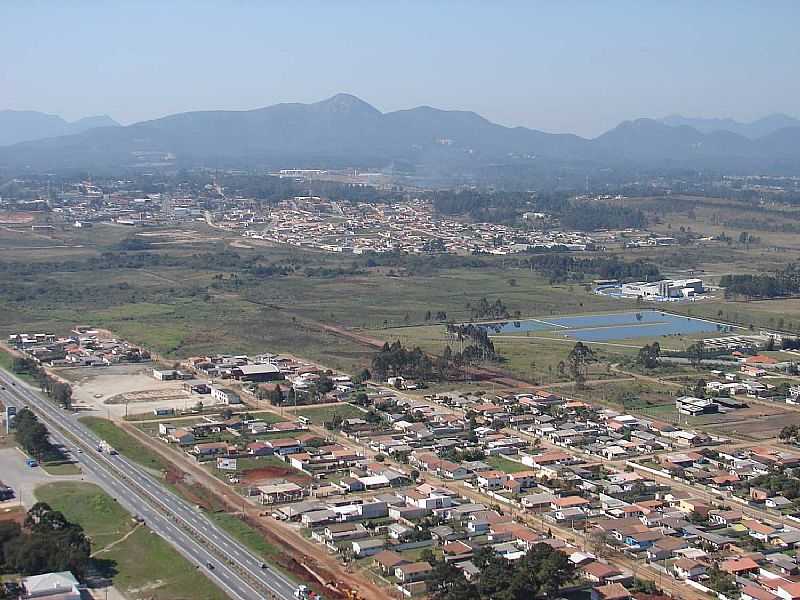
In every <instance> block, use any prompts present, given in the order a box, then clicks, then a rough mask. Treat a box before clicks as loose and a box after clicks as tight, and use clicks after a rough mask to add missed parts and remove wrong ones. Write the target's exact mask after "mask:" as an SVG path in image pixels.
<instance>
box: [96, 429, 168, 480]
mask: <svg viewBox="0 0 800 600" xmlns="http://www.w3.org/2000/svg"><path fill="white" fill-rule="evenodd" d="M80 421H81V423H83V424H84V425H86V426H87V427H88V428H89V429H91V430H92V431H93V432H94V433H96V434H97V435H98V436H99V437H100V438H102V439H104V440H105V441H107V442H108V443H109V444H111V445H112V446H113V447H114V449H116V450H117V452H119V453H120V454H122V455H123V456H125V457H127V458H130V459H131V460H133V461H136V462H137V463H139V464H140V465H142V466H144V467H148V468H150V469H153V470H156V471H163V470H165V469H167V467H168V465H167V463H166V462H165V461H164V460H163V459H162V458H161V457H160V456H159V455H158V454H156V453H155V452H153V451H152V450H150V449H149V448H146V447H145V446H143V445H142V444H140V443H139V441H138V440H137V439H136V438H134V437H133V436H131V435H130V434H129V433H127V432H125V431H123V430H122V429H120V428H119V427H117V426H116V425H114V423H112V422H111V421H109V420H108V419H101V418H99V417H81V418H80Z"/></svg>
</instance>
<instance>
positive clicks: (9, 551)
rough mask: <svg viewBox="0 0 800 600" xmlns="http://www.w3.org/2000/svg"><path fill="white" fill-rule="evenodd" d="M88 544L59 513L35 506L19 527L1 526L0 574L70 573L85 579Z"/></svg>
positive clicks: (40, 503) (86, 539) (76, 529)
mask: <svg viewBox="0 0 800 600" xmlns="http://www.w3.org/2000/svg"><path fill="white" fill-rule="evenodd" d="M90 554H91V544H90V542H89V539H88V538H87V537H86V535H85V534H84V532H83V529H82V528H81V526H80V525H77V524H75V523H70V522H69V521H68V520H67V519H66V517H64V515H63V514H62V513H60V512H59V511H56V510H53V509H52V508H51V507H50V506H49V505H48V504H46V503H43V502H38V503H36V504H34V505H33V507H32V508H31V509H30V510H29V511H28V514H27V516H26V518H25V522H24V523H23V525H22V526H20V525H19V523H16V522H9V521H6V522H3V523H0V570H2V572H5V573H21V574H22V575H40V574H42V573H52V572H57V571H71V572H72V573H73V574H74V575H75V576H76V577H78V578H79V579H81V578H83V577H84V576H85V575H86V571H87V568H88V566H89V556H90Z"/></svg>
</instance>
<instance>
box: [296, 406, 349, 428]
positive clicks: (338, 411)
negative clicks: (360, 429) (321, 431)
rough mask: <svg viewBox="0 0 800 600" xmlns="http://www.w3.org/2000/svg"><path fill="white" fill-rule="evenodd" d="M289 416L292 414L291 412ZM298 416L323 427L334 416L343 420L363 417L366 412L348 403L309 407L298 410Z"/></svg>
mask: <svg viewBox="0 0 800 600" xmlns="http://www.w3.org/2000/svg"><path fill="white" fill-rule="evenodd" d="M286 414H287V415H289V414H291V413H290V412H289V411H287V413H286ZM294 414H296V415H297V416H303V417H308V418H309V419H311V422H312V424H313V425H322V424H323V423H324V422H325V421H330V419H331V418H332V417H333V415H338V416H340V417H342V418H343V419H351V418H358V417H363V416H364V414H365V412H364V411H363V410H361V409H360V408H358V407H357V406H354V405H352V404H349V403H347V402H341V403H339V404H337V405H336V406H309V407H305V408H298V409H297V411H296V412H295V413H294Z"/></svg>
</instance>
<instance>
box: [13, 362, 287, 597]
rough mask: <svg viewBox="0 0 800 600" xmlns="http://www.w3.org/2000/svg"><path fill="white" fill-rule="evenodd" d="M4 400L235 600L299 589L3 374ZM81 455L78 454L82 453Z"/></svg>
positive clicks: (59, 411) (284, 594)
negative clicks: (30, 416) (31, 415)
mask: <svg viewBox="0 0 800 600" xmlns="http://www.w3.org/2000/svg"><path fill="white" fill-rule="evenodd" d="M0 385H2V386H4V387H5V390H2V389H0V398H2V401H3V403H4V404H5V405H6V406H16V407H17V410H20V409H22V408H24V407H26V406H27V407H28V408H30V409H31V410H33V411H34V412H35V413H36V415H37V416H38V417H39V419H40V420H41V421H42V422H43V423H44V424H45V425H47V427H48V429H49V430H50V434H51V437H53V439H54V440H55V441H56V442H58V443H60V444H62V445H63V446H64V447H65V448H66V449H68V450H70V451H71V454H72V455H73V457H74V458H75V460H76V461H77V462H78V463H79V464H80V465H81V467H82V468H83V470H84V472H85V473H87V474H90V475H91V476H92V478H93V480H94V481H95V482H97V484H98V485H100V487H102V488H103V489H104V490H105V491H106V492H107V493H108V494H109V495H111V496H112V497H113V498H114V499H115V500H117V501H118V502H119V503H120V504H121V505H122V506H123V507H124V508H125V509H126V510H128V511H129V512H130V513H131V514H133V515H136V516H138V517H141V518H142V519H144V521H145V523H146V524H147V526H148V527H149V528H150V529H151V530H152V531H153V532H155V533H157V534H158V535H160V536H161V537H162V538H164V539H165V540H166V541H167V542H169V543H170V544H172V545H173V546H174V547H175V548H176V549H177V550H178V552H180V553H181V554H182V555H183V556H184V557H186V558H187V559H188V560H189V561H191V562H192V563H194V564H195V565H197V566H198V568H199V569H200V570H202V571H203V572H204V573H205V575H206V576H208V577H209V578H210V579H211V580H212V581H214V583H216V584H217V585H218V586H219V587H220V588H221V589H222V590H223V591H224V592H225V593H226V594H228V596H230V597H231V598H234V599H235V600H258V599H271V598H281V599H286V600H291V599H292V598H293V597H294V590H295V588H296V584H295V583H293V582H292V581H290V580H289V579H288V578H287V577H285V576H284V575H283V574H281V573H278V572H277V571H275V570H273V569H272V568H270V567H268V568H261V564H262V559H261V558H260V557H258V556H256V555H255V554H253V553H252V552H250V551H249V550H248V549H247V548H246V547H244V546H243V545H242V544H241V543H240V542H239V541H237V540H236V539H234V538H233V537H231V536H230V535H229V534H228V533H227V532H225V531H223V530H222V529H220V528H219V527H218V526H217V525H216V524H214V523H213V522H212V521H211V520H209V519H208V518H206V516H205V515H204V514H203V513H202V512H201V511H200V510H199V509H197V508H196V507H194V506H193V505H191V504H189V503H188V502H186V501H185V500H183V499H182V498H180V497H178V496H177V495H175V494H174V493H172V492H171V491H170V490H168V489H167V488H166V487H165V486H163V485H162V484H161V483H160V482H159V481H157V480H156V479H154V478H153V477H152V476H151V475H150V474H149V473H148V472H147V471H146V470H145V469H144V468H143V467H141V466H139V465H137V464H136V463H132V462H131V461H129V460H127V459H126V458H124V457H123V456H120V455H118V454H117V455H110V454H108V453H107V452H98V451H97V447H98V445H100V442H101V441H102V440H101V439H100V438H98V437H97V436H95V435H94V433H93V432H92V431H91V430H89V429H88V428H87V427H85V426H84V425H82V424H81V423H80V422H79V421H78V420H77V419H76V418H75V416H74V415H73V414H72V413H70V412H69V411H65V410H63V409H61V408H59V407H57V406H55V405H54V404H53V403H52V402H50V401H49V400H46V399H44V398H42V397H41V396H39V395H38V394H37V393H35V392H33V391H31V390H30V389H29V388H27V386H26V385H25V384H24V383H23V382H22V381H21V380H19V379H18V378H16V377H14V376H13V375H11V374H9V373H7V372H5V371H2V370H0ZM79 450H80V451H79Z"/></svg>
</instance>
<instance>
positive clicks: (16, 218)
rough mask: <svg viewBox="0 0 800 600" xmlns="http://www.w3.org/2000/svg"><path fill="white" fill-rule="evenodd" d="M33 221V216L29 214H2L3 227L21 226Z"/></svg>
mask: <svg viewBox="0 0 800 600" xmlns="http://www.w3.org/2000/svg"><path fill="white" fill-rule="evenodd" d="M31 221H33V215H32V214H31V213H27V212H6V211H3V212H0V224H2V225H19V224H21V223H30V222H31Z"/></svg>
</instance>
